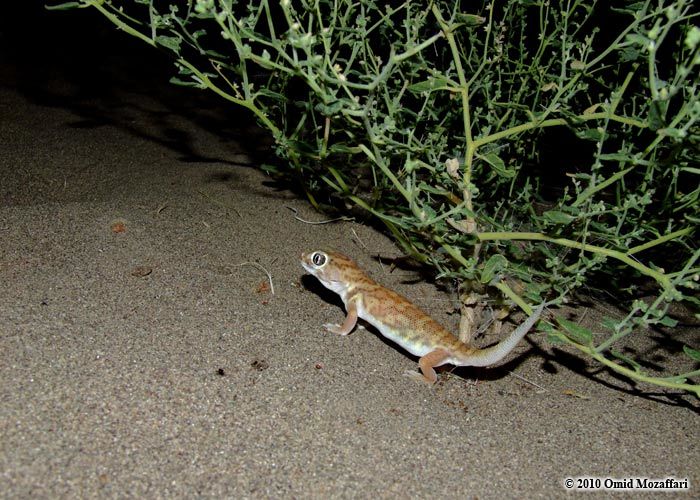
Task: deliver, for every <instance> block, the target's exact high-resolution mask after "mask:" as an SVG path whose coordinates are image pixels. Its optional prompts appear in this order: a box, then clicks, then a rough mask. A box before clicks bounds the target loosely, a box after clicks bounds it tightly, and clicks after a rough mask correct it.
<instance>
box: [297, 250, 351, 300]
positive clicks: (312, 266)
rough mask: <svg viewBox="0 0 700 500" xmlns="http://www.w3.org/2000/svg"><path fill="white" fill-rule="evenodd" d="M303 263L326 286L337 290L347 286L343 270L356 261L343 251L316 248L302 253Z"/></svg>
mask: <svg viewBox="0 0 700 500" xmlns="http://www.w3.org/2000/svg"><path fill="white" fill-rule="evenodd" d="M301 265H302V267H303V268H304V269H306V270H307V271H308V272H309V273H311V274H312V275H314V276H315V277H316V278H317V279H318V280H319V281H320V282H321V283H322V284H323V286H325V287H326V288H329V289H331V290H334V291H337V290H338V288H339V287H344V286H345V282H346V280H345V278H344V277H343V270H344V269H347V268H348V266H350V267H354V262H353V261H352V260H351V259H350V258H349V257H346V256H345V255H343V254H342V253H338V252H332V251H330V250H314V251H312V252H304V253H302V254H301Z"/></svg>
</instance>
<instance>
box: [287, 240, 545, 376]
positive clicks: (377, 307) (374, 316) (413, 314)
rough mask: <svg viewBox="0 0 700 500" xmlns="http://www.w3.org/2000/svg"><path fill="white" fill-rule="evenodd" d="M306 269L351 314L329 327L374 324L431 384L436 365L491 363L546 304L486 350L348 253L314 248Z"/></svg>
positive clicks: (341, 329) (343, 330) (306, 256)
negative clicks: (381, 281) (376, 276)
mask: <svg viewBox="0 0 700 500" xmlns="http://www.w3.org/2000/svg"><path fill="white" fill-rule="evenodd" d="M301 265H302V267H303V268H304V269H305V270H306V271H308V272H309V273H311V274H312V275H313V276H315V277H316V278H317V279H318V280H319V281H320V282H321V284H323V286H325V287H326V288H328V289H329V290H331V291H333V292H335V293H337V294H338V295H340V298H341V299H342V301H343V304H344V305H345V310H346V312H347V316H346V318H345V321H344V322H343V323H342V324H340V325H336V324H332V323H327V324H325V325H323V326H324V328H325V329H326V330H328V331H329V332H332V333H336V334H338V335H348V334H349V333H350V332H352V330H353V329H354V328H355V325H356V324H357V320H358V318H361V319H363V320H365V321H366V322H367V323H369V324H370V325H372V326H373V327H375V328H376V329H377V330H379V332H380V333H381V334H382V335H383V336H385V337H386V338H388V339H389V340H391V341H393V342H395V343H397V344H398V345H400V346H401V347H402V348H403V349H405V350H406V351H408V352H409V353H411V354H413V355H414V356H418V357H419V360H418V366H419V368H420V372H422V374H421V373H419V372H416V371H409V372H407V373H406V375H409V376H411V377H413V378H416V379H418V380H422V381H424V382H427V383H429V384H434V383H435V382H436V381H437V374H436V373H435V367H438V366H441V365H444V364H450V365H453V366H490V365H493V364H495V363H498V362H499V361H500V360H502V359H503V358H504V357H506V356H507V355H508V354H509V353H510V352H511V351H512V350H513V348H514V347H515V346H516V345H517V344H518V342H520V339H522V338H523V337H524V336H525V334H526V333H527V332H528V331H529V330H530V328H532V327H533V325H534V324H535V323H536V322H537V321H538V320H539V318H540V315H541V314H542V311H543V309H544V307H545V305H546V304H540V305H539V306H538V307H536V308H535V309H534V311H533V313H532V314H531V315H530V316H529V317H528V318H527V319H526V320H525V321H524V322H523V323H522V324H520V326H518V327H517V328H516V329H515V330H513V332H511V333H510V335H509V336H508V337H506V338H505V339H503V340H502V341H501V342H499V343H498V344H496V345H494V346H492V347H488V348H485V349H479V348H476V347H472V346H470V345H468V344H465V343H463V342H462V341H460V340H459V339H458V338H457V337H456V336H454V335H453V334H452V333H450V332H449V331H448V330H446V329H445V328H444V327H443V326H442V325H441V324H440V323H438V322H437V321H435V320H434V319H433V318H432V317H430V316H429V315H428V314H426V313H425V312H423V311H422V310H421V309H419V308H418V307H417V306H415V305H414V304H413V303H412V302H410V301H409V300H408V299H407V298H405V297H403V296H402V295H399V294H398V293H396V292H394V291H392V290H389V289H388V288H385V287H383V286H382V285H380V284H379V283H377V282H376V281H374V280H373V279H372V278H370V277H369V276H368V275H367V274H366V273H365V272H364V271H363V270H362V269H360V268H359V267H358V265H357V264H356V263H355V261H353V260H352V259H351V258H350V257H347V256H346V255H343V254H342V253H339V252H334V251H327V250H315V251H312V252H305V253H302V254H301Z"/></svg>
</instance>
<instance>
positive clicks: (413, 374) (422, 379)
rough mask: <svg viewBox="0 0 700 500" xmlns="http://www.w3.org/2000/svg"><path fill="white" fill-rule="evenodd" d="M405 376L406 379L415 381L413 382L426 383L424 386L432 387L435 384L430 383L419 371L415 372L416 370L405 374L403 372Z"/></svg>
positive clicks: (407, 371)
mask: <svg viewBox="0 0 700 500" xmlns="http://www.w3.org/2000/svg"><path fill="white" fill-rule="evenodd" d="M403 376H404V377H408V378H410V379H413V380H415V381H416V382H422V383H424V384H429V385H432V384H433V382H430V381H429V380H427V379H426V378H425V377H424V376H423V374H422V373H420V372H417V371H414V370H406V371H405V372H403Z"/></svg>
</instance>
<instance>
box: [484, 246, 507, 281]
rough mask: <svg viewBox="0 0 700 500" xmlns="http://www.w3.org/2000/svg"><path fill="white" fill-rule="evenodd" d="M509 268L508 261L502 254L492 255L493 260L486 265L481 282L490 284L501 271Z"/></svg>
mask: <svg viewBox="0 0 700 500" xmlns="http://www.w3.org/2000/svg"><path fill="white" fill-rule="evenodd" d="M507 267H508V259H506V258H505V257H504V256H503V255H501V254H498V253H497V254H495V255H492V256H491V258H490V259H489V260H488V261H486V264H484V269H483V270H482V271H481V282H482V283H490V282H491V280H492V279H493V278H494V277H495V276H496V274H498V273H499V272H500V271H501V270H503V269H505V268H507Z"/></svg>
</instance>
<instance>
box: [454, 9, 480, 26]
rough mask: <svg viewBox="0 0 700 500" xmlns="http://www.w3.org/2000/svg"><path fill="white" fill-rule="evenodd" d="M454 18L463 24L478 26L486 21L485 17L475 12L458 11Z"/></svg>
mask: <svg viewBox="0 0 700 500" xmlns="http://www.w3.org/2000/svg"><path fill="white" fill-rule="evenodd" d="M455 19H456V20H457V22H459V23H461V24H463V25H464V26H479V25H480V24H484V23H485V22H486V18H485V17H481V16H477V15H475V14H462V13H461V12H458V13H457V14H456V15H455Z"/></svg>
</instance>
